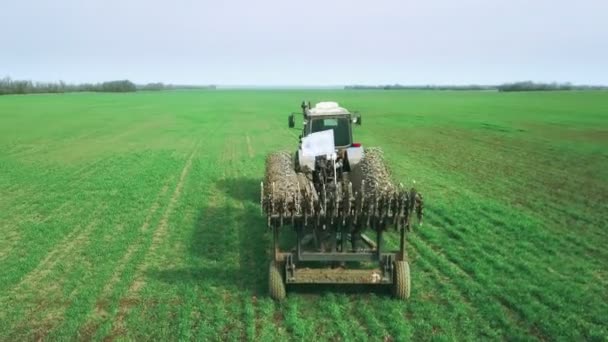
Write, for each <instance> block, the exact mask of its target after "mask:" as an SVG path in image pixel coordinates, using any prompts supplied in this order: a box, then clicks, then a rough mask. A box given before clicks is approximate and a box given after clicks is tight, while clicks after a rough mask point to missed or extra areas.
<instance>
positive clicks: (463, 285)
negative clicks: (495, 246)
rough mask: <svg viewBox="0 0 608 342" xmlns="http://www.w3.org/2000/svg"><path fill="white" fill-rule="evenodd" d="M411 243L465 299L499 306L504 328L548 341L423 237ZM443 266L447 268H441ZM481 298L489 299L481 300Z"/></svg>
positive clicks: (478, 303)
mask: <svg viewBox="0 0 608 342" xmlns="http://www.w3.org/2000/svg"><path fill="white" fill-rule="evenodd" d="M410 241H412V244H413V245H414V246H416V249H417V250H418V251H419V252H420V254H421V255H426V258H427V261H428V262H429V263H434V264H435V265H436V269H437V270H438V271H439V272H440V273H441V274H443V275H444V276H446V277H448V278H450V279H453V280H454V284H455V285H456V286H458V287H459V288H460V290H459V291H460V293H461V294H462V295H463V297H465V298H467V299H468V300H469V301H471V303H475V305H476V306H477V305H480V306H497V307H498V308H499V309H500V311H501V312H504V313H506V316H505V317H504V318H502V317H500V316H495V320H497V321H499V322H500V324H501V325H502V328H506V327H509V326H515V327H517V329H519V330H523V331H525V332H526V334H531V335H533V336H536V337H539V338H541V339H546V336H544V333H542V332H541V331H539V330H538V329H537V328H536V327H534V326H532V327H528V325H527V324H526V320H525V319H524V317H522V316H521V314H520V312H518V311H516V310H514V308H513V307H511V306H510V305H506V303H505V301H504V299H503V298H502V297H500V296H497V295H495V294H493V293H490V292H488V290H487V289H486V287H485V286H484V284H482V283H480V282H478V281H477V280H476V279H475V277H474V276H473V275H471V274H470V273H468V272H467V271H466V270H464V269H463V268H462V267H461V266H460V265H459V264H457V263H455V262H454V261H452V260H451V259H450V258H448V257H447V256H446V255H445V254H444V253H443V252H442V251H440V250H438V249H437V248H435V247H434V246H432V245H429V244H428V243H427V242H426V241H425V240H424V239H422V238H421V237H419V238H417V239H412V240H410ZM433 260H434V262H433ZM441 265H443V266H445V267H441ZM480 296H482V297H487V298H485V299H484V298H480ZM488 299H489V300H488ZM507 319H508V320H507ZM510 323H514V324H510ZM524 335H525V334H524ZM524 335H522V336H524Z"/></svg>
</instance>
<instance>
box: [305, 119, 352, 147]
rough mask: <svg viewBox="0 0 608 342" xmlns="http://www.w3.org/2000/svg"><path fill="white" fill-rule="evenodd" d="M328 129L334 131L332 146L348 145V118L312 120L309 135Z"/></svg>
mask: <svg viewBox="0 0 608 342" xmlns="http://www.w3.org/2000/svg"><path fill="white" fill-rule="evenodd" d="M328 129H332V130H333V131H334V145H336V146H347V145H350V143H351V142H350V120H349V119H348V118H319V119H313V120H312V123H311V133H315V132H320V131H325V130H328Z"/></svg>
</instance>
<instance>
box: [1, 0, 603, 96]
mask: <svg viewBox="0 0 608 342" xmlns="http://www.w3.org/2000/svg"><path fill="white" fill-rule="evenodd" d="M2 76H11V77H12V78H16V79H31V80H41V81H55V80H64V81H67V82H97V81H103V80H110V79H124V78H128V79H130V80H132V81H135V82H138V83H144V82H152V81H163V82H167V83H177V84H209V83H213V84H220V85H230V84H232V85H255V84H257V85H289V84H292V85H340V84H355V83H356V84H387V83H390V84H392V83H401V84H469V83H483V84H491V83H501V82H508V81H516V80H535V81H560V82H561V81H570V82H574V83H585V84H608V0H579V1H575V0H573V1H565V0H551V1H544V0H526V1H523V0H504V1H492V0H455V1H448V0H445V1H437V0H433V1H427V0H424V1H423V0H417V1H407V0H400V1H386V0H368V1H353V0H350V1H330V0H325V1H318V0H312V1H310V0H309V1H303V0H300V1H290V0H258V1H221V0H215V1H201V0H192V1H185V0H172V1H168V0H165V1H155V0H134V1H128V0H49V1H32V0H0V77H2Z"/></svg>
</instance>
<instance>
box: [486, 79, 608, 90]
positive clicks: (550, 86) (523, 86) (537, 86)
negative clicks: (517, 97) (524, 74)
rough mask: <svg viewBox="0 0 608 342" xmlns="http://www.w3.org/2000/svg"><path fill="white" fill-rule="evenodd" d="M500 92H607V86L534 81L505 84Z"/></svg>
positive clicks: (499, 87) (500, 87)
mask: <svg viewBox="0 0 608 342" xmlns="http://www.w3.org/2000/svg"><path fill="white" fill-rule="evenodd" d="M497 89H498V91H556V90H562V91H563V90H607V89H608V87H606V86H592V85H574V84H571V83H569V82H566V83H555V82H553V83H537V82H532V81H524V82H515V83H505V84H501V85H499V86H498V87H497Z"/></svg>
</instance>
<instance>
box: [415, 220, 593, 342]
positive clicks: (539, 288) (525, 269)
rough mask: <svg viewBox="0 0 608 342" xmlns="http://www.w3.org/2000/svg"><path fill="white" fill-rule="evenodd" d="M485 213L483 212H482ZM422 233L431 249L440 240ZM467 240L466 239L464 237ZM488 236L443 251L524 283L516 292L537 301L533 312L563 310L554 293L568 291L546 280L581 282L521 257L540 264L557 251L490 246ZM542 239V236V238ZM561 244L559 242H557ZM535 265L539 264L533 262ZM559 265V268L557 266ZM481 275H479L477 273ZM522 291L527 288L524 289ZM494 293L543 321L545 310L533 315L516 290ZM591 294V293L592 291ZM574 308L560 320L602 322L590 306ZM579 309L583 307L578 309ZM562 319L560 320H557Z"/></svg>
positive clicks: (527, 315) (561, 294) (574, 284)
mask: <svg viewBox="0 0 608 342" xmlns="http://www.w3.org/2000/svg"><path fill="white" fill-rule="evenodd" d="M481 216H483V215H481ZM488 217H489V218H490V219H488V222H490V223H492V220H495V219H494V218H492V217H491V216H489V215H488ZM464 230H465V232H466V231H468V230H467V229H464ZM494 232H495V231H494V230H491V233H494ZM422 235H423V238H424V239H427V240H429V241H427V244H428V245H429V246H430V247H431V248H432V249H436V247H434V245H436V244H437V242H435V241H430V240H434V239H433V238H432V237H426V236H424V234H422ZM489 237H490V239H489V240H490V241H505V240H506V239H504V238H502V237H500V236H497V235H496V234H491V235H489ZM463 240H464V239H463ZM487 240H488V239H484V240H483V241H484V242H482V244H481V245H477V246H475V247H477V248H473V249H471V252H470V253H467V255H466V256H465V255H461V254H462V253H459V252H458V251H456V250H454V249H449V250H448V251H446V254H445V255H444V257H445V258H446V259H448V260H449V261H450V262H452V263H453V264H459V263H462V261H459V260H463V258H465V259H466V258H471V257H473V259H474V260H477V261H481V262H482V263H483V265H487V266H489V268H490V269H491V270H492V271H494V272H496V273H497V274H498V276H499V277H501V278H507V279H509V278H511V279H513V282H519V283H521V284H520V285H519V286H518V288H520V289H522V290H521V291H520V293H519V294H515V295H516V296H517V295H525V296H527V297H528V298H533V301H534V303H535V304H534V305H535V309H534V312H546V313H550V312H552V311H557V312H560V311H564V310H563V308H564V303H562V302H561V301H558V300H556V297H555V295H552V294H558V295H559V296H558V297H559V298H563V297H564V296H567V295H568V294H567V293H566V292H564V291H565V290H564V289H562V288H559V289H555V288H551V287H550V286H549V287H548V286H547V282H548V283H551V284H555V283H562V284H563V283H564V282H567V283H569V284H568V287H572V288H576V287H578V286H580V285H579V283H577V281H576V279H571V277H569V276H567V275H564V274H562V273H558V272H557V271H555V270H553V269H551V267H549V266H548V267H533V266H530V265H529V264H527V263H524V262H522V261H521V260H535V261H537V263H538V264H539V265H552V264H551V262H552V259H553V258H552V257H550V256H551V255H553V254H557V252H555V251H551V250H549V249H545V248H542V247H541V246H538V248H536V245H531V246H532V247H530V246H520V245H519V244H515V245H514V246H513V247H508V246H504V245H503V244H501V245H500V246H491V245H488V244H487V243H485V241H487ZM539 240H540V239H539ZM554 240H556V239H555V238H553V237H551V236H548V237H547V238H546V239H545V242H546V244H547V245H553V244H554V243H558V242H559V241H554ZM549 241H551V243H549ZM536 244H538V242H536ZM558 245H559V243H558ZM478 246H481V248H479V247H478ZM530 248H532V249H540V250H541V251H543V254H542V255H538V254H537V253H536V254H535V253H529V251H530ZM486 250H494V251H495V254H494V255H492V254H490V253H487V252H486ZM557 250H560V249H559V248H557ZM507 255H518V256H519V258H517V259H516V260H513V259H512V258H511V259H510V260H509V259H506V258H505V257H504V256H507ZM501 260H504V262H501ZM534 265H536V264H534ZM558 269H559V268H558ZM463 271H464V272H466V273H467V274H469V276H470V277H471V278H475V274H473V273H472V272H471V271H470V270H469V271H467V270H465V269H463ZM484 273H485V272H483V273H482V272H480V274H484ZM588 277H592V275H591V274H588ZM477 278H480V277H477ZM479 280H480V281H478V282H479V283H480V284H481V285H482V286H492V285H494V282H492V281H489V280H487V279H485V280H484V279H479ZM524 288H526V289H527V290H525V291H524V290H523V289H524ZM522 291H524V292H523V293H522ZM586 291H587V292H589V291H592V292H596V293H601V289H600V287H590V286H588V287H587V289H586ZM492 296H493V297H494V298H495V299H496V300H497V301H499V302H500V303H501V304H502V305H503V306H505V307H507V308H510V309H511V310H512V311H514V312H517V313H518V315H519V316H520V317H521V320H523V321H529V322H537V323H540V322H542V321H544V319H543V318H540V317H539V315H540V316H541V317H542V316H543V314H542V313H539V314H538V315H536V316H534V315H533V316H532V317H531V316H530V312H529V310H526V309H525V308H522V307H521V303H519V302H518V301H514V297H513V294H511V295H507V294H504V293H493V294H492ZM590 296H591V295H590ZM579 300H581V301H587V302H591V301H592V300H589V299H582V298H579ZM572 309H573V310H568V311H564V312H563V313H561V314H560V315H559V318H557V320H558V321H559V320H565V319H566V320H575V319H577V318H583V319H584V320H585V321H587V322H588V323H590V324H597V325H601V323H600V322H599V320H597V318H596V317H597V316H594V315H593V313H590V312H589V311H587V310H583V309H579V307H576V306H575V307H573V308H572ZM579 310H580V311H579ZM552 319H556V318H555V317H552ZM558 323H559V322H558ZM544 325H545V327H544V328H541V327H538V328H536V331H534V332H532V333H533V334H535V336H538V335H539V333H538V331H541V330H544V331H545V333H550V329H548V328H547V327H546V324H544Z"/></svg>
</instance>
